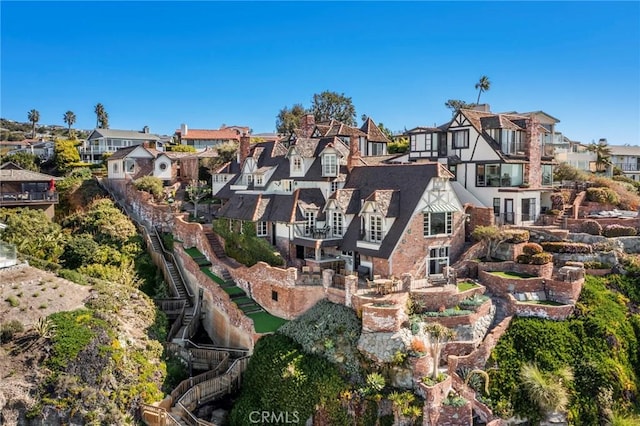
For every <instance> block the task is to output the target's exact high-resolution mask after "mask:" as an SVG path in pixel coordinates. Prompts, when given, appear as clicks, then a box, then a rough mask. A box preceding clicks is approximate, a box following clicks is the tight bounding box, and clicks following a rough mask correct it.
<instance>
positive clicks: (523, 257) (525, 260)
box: [516, 254, 531, 265]
mask: <svg viewBox="0 0 640 426" xmlns="http://www.w3.org/2000/svg"><path fill="white" fill-rule="evenodd" d="M516 262H517V263H522V264H525V265H528V264H529V263H531V255H529V254H519V255H518V257H516Z"/></svg>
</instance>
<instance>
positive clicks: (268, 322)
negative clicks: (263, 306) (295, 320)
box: [247, 312, 287, 333]
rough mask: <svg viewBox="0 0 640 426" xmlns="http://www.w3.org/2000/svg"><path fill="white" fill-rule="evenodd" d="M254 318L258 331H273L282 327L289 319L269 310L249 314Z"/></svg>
mask: <svg viewBox="0 0 640 426" xmlns="http://www.w3.org/2000/svg"><path fill="white" fill-rule="evenodd" d="M247 316H248V317H249V318H251V319H252V320H253V324H254V327H255V329H256V333H272V332H274V331H276V330H277V329H279V328H280V326H281V325H283V324H284V323H286V322H287V320H285V319H282V318H278V317H276V316H273V315H271V314H270V313H268V312H256V313H255V314H247Z"/></svg>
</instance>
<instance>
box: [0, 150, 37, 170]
mask: <svg viewBox="0 0 640 426" xmlns="http://www.w3.org/2000/svg"><path fill="white" fill-rule="evenodd" d="M2 162H11V163H14V164H17V165H18V166H20V167H22V168H23V169H25V170H31V171H34V172H39V171H40V158H39V157H38V156H37V155H35V154H31V153H30V152H25V151H18V152H16V153H15V154H10V155H7V156H6V157H4V160H3V161H2Z"/></svg>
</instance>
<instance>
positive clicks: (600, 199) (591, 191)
mask: <svg viewBox="0 0 640 426" xmlns="http://www.w3.org/2000/svg"><path fill="white" fill-rule="evenodd" d="M587 200H588V201H593V202H596V203H601V204H614V205H617V204H618V203H620V198H619V197H618V194H617V193H616V192H615V191H613V190H612V189H610V188H607V187H591V188H587Z"/></svg>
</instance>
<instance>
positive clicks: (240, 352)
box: [184, 340, 249, 358]
mask: <svg viewBox="0 0 640 426" xmlns="http://www.w3.org/2000/svg"><path fill="white" fill-rule="evenodd" d="M184 344H185V347H187V348H189V347H191V348H198V349H207V350H210V351H222V352H228V353H229V355H230V356H231V358H243V357H245V356H247V355H249V349H246V348H234V347H230V346H217V345H207V344H202V343H194V342H192V341H191V340H185V341H184Z"/></svg>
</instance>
